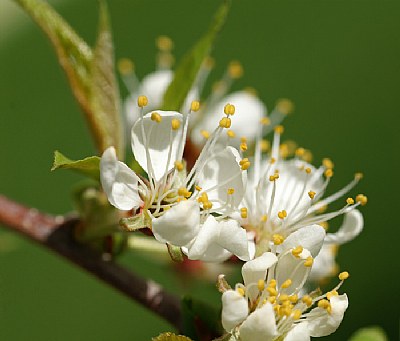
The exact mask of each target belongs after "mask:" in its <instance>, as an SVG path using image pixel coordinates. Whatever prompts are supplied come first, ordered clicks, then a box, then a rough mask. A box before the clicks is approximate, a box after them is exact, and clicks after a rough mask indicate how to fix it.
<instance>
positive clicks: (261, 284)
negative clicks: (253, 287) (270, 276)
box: [257, 279, 265, 291]
mask: <svg viewBox="0 0 400 341" xmlns="http://www.w3.org/2000/svg"><path fill="white" fill-rule="evenodd" d="M257 287H258V290H260V291H263V290H264V289H265V282H264V280H263V279H259V280H258V282H257Z"/></svg>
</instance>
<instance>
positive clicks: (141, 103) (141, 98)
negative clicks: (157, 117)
mask: <svg viewBox="0 0 400 341" xmlns="http://www.w3.org/2000/svg"><path fill="white" fill-rule="evenodd" d="M137 103H138V106H139V107H140V108H143V107H145V106H146V105H147V104H148V103H149V100H148V99H147V97H146V96H139V97H138V100H137Z"/></svg>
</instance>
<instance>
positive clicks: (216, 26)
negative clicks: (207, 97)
mask: <svg viewBox="0 0 400 341" xmlns="http://www.w3.org/2000/svg"><path fill="white" fill-rule="evenodd" d="M229 8H230V1H228V0H225V1H224V2H223V3H222V5H221V6H220V7H219V8H218V10H217V12H216V14H215V17H214V20H213V22H212V24H211V26H210V28H209V29H208V31H207V32H206V33H205V34H204V35H203V36H202V37H201V38H200V40H198V41H197V43H196V44H195V45H194V46H193V47H192V49H191V50H190V51H189V52H188V53H187V54H186V55H185V56H184V57H183V58H182V60H181V61H180V63H179V65H178V67H177V68H176V70H175V76H174V79H173V80H172V82H171V84H170V85H169V86H168V89H167V91H166V92H165V94H164V101H163V105H162V108H163V109H164V110H180V109H181V107H182V105H183V103H184V101H185V99H186V96H187V94H188V93H189V91H190V89H191V88H192V85H193V83H194V81H195V80H196V76H197V73H198V72H199V70H200V67H201V64H202V63H203V61H204V59H205V58H206V57H207V56H208V55H209V54H210V52H211V49H212V47H213V44H214V42H215V38H216V37H217V35H218V33H219V32H220V31H221V29H222V27H223V25H224V23H225V19H226V17H227V14H228V11H229Z"/></svg>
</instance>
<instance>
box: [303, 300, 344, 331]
mask: <svg viewBox="0 0 400 341" xmlns="http://www.w3.org/2000/svg"><path fill="white" fill-rule="evenodd" d="M330 303H331V308H332V310H331V313H330V314H329V313H328V312H327V311H326V310H325V309H322V308H319V307H317V308H314V309H312V310H311V311H310V313H309V316H307V322H308V329H309V331H310V335H311V336H313V337H319V336H326V335H329V334H332V333H333V332H334V331H335V330H336V329H337V328H338V327H339V325H340V323H341V322H342V320H343V315H344V312H345V311H346V309H347V307H348V304H349V302H348V299H347V295H346V294H343V295H340V296H333V297H332V298H331V300H330Z"/></svg>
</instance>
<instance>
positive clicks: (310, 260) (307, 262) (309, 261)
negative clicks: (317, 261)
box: [304, 256, 314, 268]
mask: <svg viewBox="0 0 400 341" xmlns="http://www.w3.org/2000/svg"><path fill="white" fill-rule="evenodd" d="M313 263H314V258H312V256H308V257H307V259H306V260H305V262H304V266H305V267H307V268H309V267H311V266H312V265H313Z"/></svg>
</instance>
